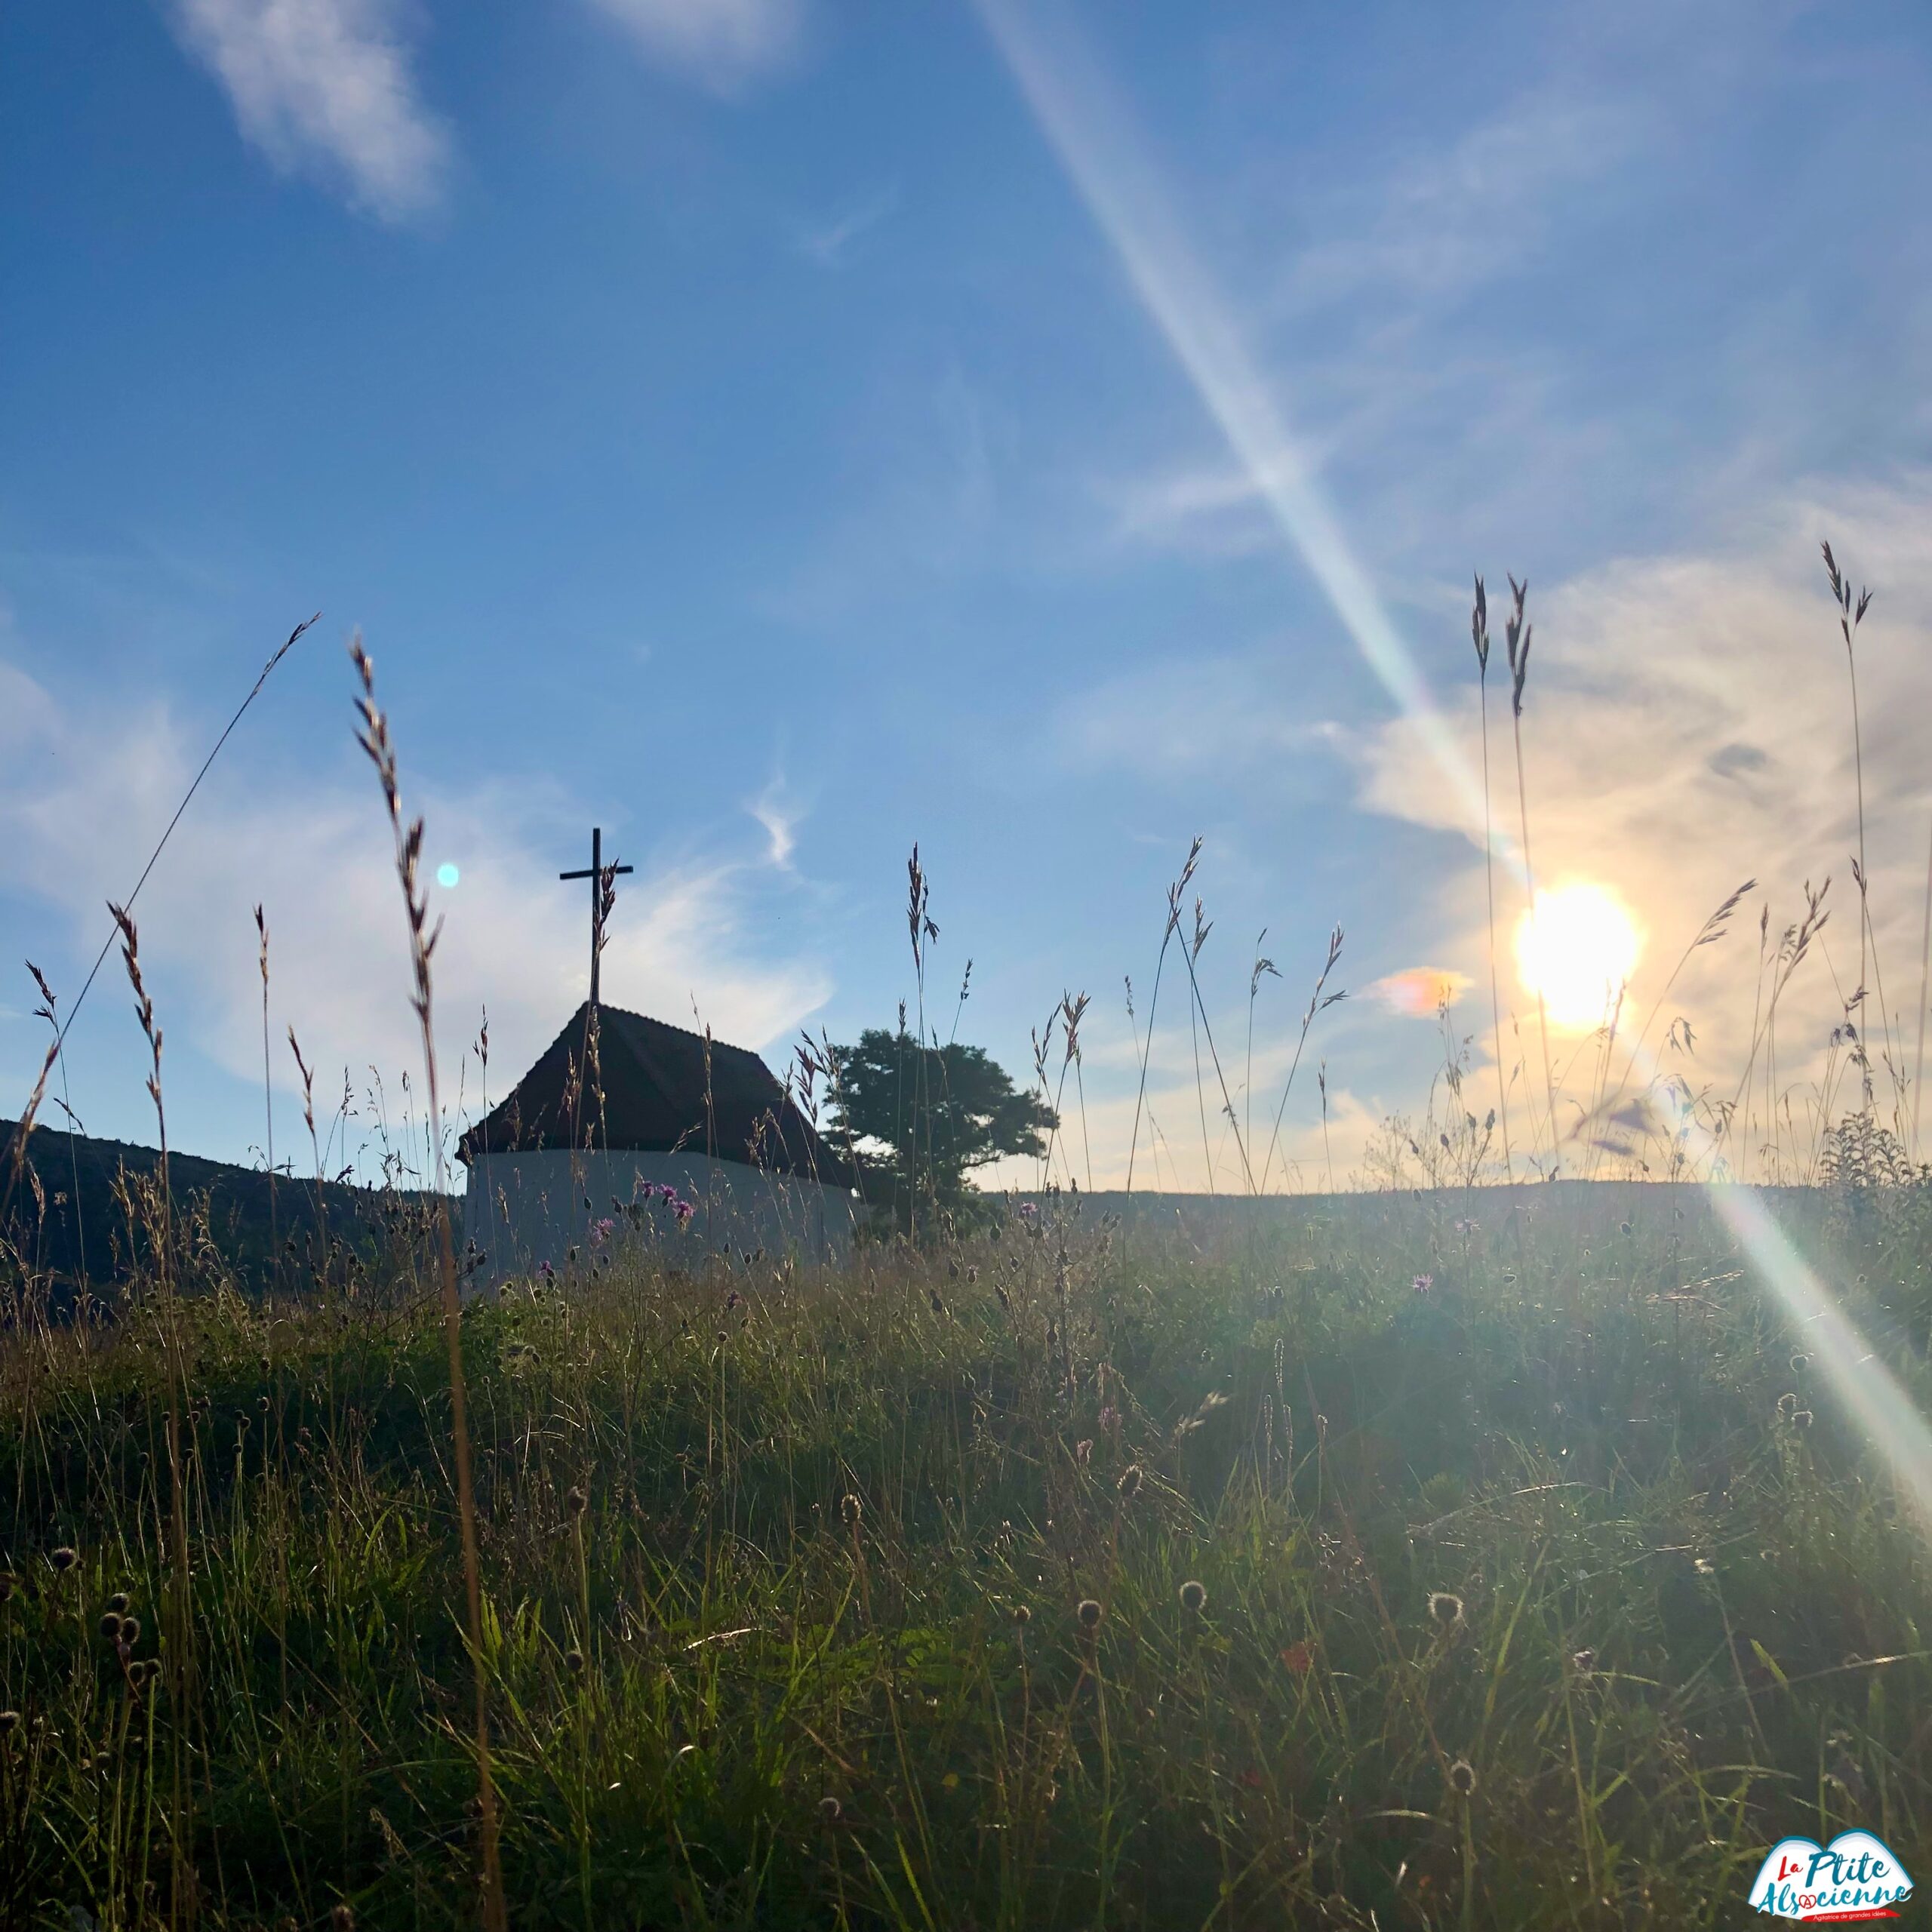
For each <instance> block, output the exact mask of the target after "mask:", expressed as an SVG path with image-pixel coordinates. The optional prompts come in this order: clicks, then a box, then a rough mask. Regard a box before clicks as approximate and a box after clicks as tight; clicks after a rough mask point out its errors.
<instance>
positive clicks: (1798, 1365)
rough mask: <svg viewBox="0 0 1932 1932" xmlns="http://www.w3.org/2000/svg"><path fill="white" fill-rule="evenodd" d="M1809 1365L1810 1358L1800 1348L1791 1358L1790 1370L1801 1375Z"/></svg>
mask: <svg viewBox="0 0 1932 1932" xmlns="http://www.w3.org/2000/svg"><path fill="white" fill-rule="evenodd" d="M1810 1366H1811V1358H1810V1356H1809V1355H1807V1354H1805V1353H1804V1351H1803V1350H1802V1349H1800V1350H1799V1351H1798V1353H1797V1354H1796V1355H1793V1356H1792V1358H1791V1372H1792V1374H1794V1375H1802V1374H1804V1371H1806V1370H1807V1368H1809V1367H1810Z"/></svg>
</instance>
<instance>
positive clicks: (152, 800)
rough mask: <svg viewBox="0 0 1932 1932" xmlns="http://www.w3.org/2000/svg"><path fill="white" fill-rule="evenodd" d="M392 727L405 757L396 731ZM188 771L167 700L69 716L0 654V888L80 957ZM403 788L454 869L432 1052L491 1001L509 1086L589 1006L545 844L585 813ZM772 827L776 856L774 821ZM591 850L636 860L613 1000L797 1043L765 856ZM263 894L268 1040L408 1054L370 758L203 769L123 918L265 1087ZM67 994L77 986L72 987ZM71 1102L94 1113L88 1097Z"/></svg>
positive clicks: (282, 1066)
mask: <svg viewBox="0 0 1932 1932" xmlns="http://www.w3.org/2000/svg"><path fill="white" fill-rule="evenodd" d="M398 731H399V734H400V735H401V737H402V740H403V746H404V752H405V759H406V758H407V755H408V739H409V726H408V721H407V720H406V719H399V720H398ZM198 762H199V751H198V747H197V746H194V745H192V744H191V743H189V740H188V739H187V737H186V735H185V734H184V733H183V730H182V728H181V727H180V723H179V721H177V718H175V717H174V715H173V714H172V712H171V710H170V709H169V708H168V706H167V705H166V704H165V703H162V702H160V701H158V700H154V701H149V702H147V703H131V704H128V705H127V706H115V705H114V704H112V703H110V704H109V706H106V709H105V710H104V711H100V710H97V708H96V707H95V706H94V705H92V704H90V705H89V706H88V708H87V709H86V712H85V714H84V715H83V714H82V713H80V712H74V711H72V710H70V709H68V708H67V707H66V706H65V705H64V704H63V703H60V702H59V701H57V700H56V698H55V697H54V696H53V695H52V694H50V692H49V691H48V690H47V689H46V688H45V687H44V686H43V685H41V684H40V683H38V681H35V679H34V678H32V677H31V676H30V675H28V673H26V672H25V671H23V670H22V669H19V668H18V667H17V665H14V664H10V663H8V662H6V661H5V660H0V891H8V892H10V893H17V894H23V895H25V896H26V897H30V898H32V899H33V900H38V902H39V903H42V905H44V906H46V907H47V908H48V910H49V912H50V915H51V917H52V918H54V920H56V921H58V922H59V923H60V924H63V925H64V926H66V928H68V929H69V931H70V932H71V935H72V940H71V943H72V950H73V954H74V956H75V957H76V958H91V957H92V955H93V953H94V949H95V947H96V946H98V945H99V943H100V940H101V938H102V937H103V925H104V924H105V918H106V915H105V913H104V911H103V902H104V901H106V900H107V899H109V897H121V896H122V895H124V894H125V893H126V891H127V890H128V884H129V881H131V879H132V878H134V877H135V876H136V875H137V874H138V873H139V872H140V867H141V864H142V862H143V858H144V857H145V853H144V851H143V849H142V847H143V843H144V841H146V840H147V839H148V838H150V837H151V836H152V831H153V829H154V828H155V827H156V826H158V825H162V824H165V823H166V822H167V819H168V814H169V813H170V812H171V811H172V810H173V808H174V802H175V801H176V800H177V798H179V796H180V793H181V792H182V790H183V789H185V787H186V782H187V780H188V778H189V777H191V776H192V773H193V771H194V768H195V765H196V764H198ZM46 773H54V774H59V775H58V776H57V777H54V779H52V780H51V781H50V780H48V779H47V778H45V777H43V776H42V774H46ZM28 774H32V777H29V775H28ZM407 781H408V771H407V768H405V782H407ZM409 789H410V792H411V801H410V802H411V804H412V805H414V806H415V807H417V808H420V809H421V810H422V811H423V812H424V814H425V815H426V820H427V825H428V838H427V841H426V851H425V856H426V860H427V863H428V867H429V872H430V873H431V875H432V876H433V875H434V873H435V869H436V868H437V867H438V866H441V864H442V863H445V861H451V862H454V863H455V864H456V865H457V867H458V869H459V870H460V878H461V883H460V884H459V885H457V887H455V888H453V889H451V890H449V891H443V890H441V889H436V890H435V891H432V898H433V900H435V905H434V906H433V908H432V910H433V912H434V913H435V915H438V916H441V917H443V918H445V919H446V921H447V926H446V930H445V934H444V937H443V939H442V941H441V944H440V945H439V946H438V949H437V952H436V968H437V974H436V981H437V983H436V1006H437V1013H438V1020H439V1023H440V1025H441V1028H442V1029H443V1032H444V1035H445V1037H444V1038H443V1040H442V1041H441V1048H442V1051H444V1053H445V1055H446V1056H447V1057H448V1059H449V1061H450V1063H451V1065H452V1066H454V1064H455V1063H456V1062H457V1060H458V1059H460V1056H461V1054H462V1052H463V1049H464V1048H465V1047H466V1045H467V1044H468V1043H469V1041H470V1040H471V1039H472V1038H473V1037H474V1035H475V1032H476V1027H477V1022H478V1017H479V1016H480V1014H481V1013H482V1011H483V1010H484V1009H485V1008H486V1007H487V1008H488V1011H489V1016H490V1031H491V1059H492V1062H493V1067H494V1071H493V1073H492V1077H491V1084H492V1086H493V1088H494V1089H495V1090H496V1091H498V1092H500V1091H501V1086H500V1081H501V1080H502V1078H503V1075H505V1074H507V1075H509V1078H515V1077H516V1075H518V1074H519V1073H520V1072H521V1070H522V1069H523V1068H524V1066H526V1065H527V1064H528V1062H529V1061H530V1060H531V1059H532V1058H533V1057H534V1055H535V1054H537V1052H538V1051H540V1050H541V1049H542V1048H543V1047H544V1046H545V1045H546V1044H548V1043H549V1041H550V1039H551V1038H552V1037H553V1036H554V1035H555V1032H556V1030H557V1029H558V1027H559V1026H561V1024H562V1023H563V1022H564V1020H565V1019H567V1018H568V1016H569V1014H571V1011H573V1010H574V1008H575V1007H576V1005H577V1003H578V1002H579V1001H581V1000H582V998H583V995H584V990H585V983H586V979H587V977H588V972H589V958H588V953H589V940H588V937H587V933H586V927H587V923H588V922H587V920H586V915H585V909H584V906H583V888H582V887H581V886H571V885H565V884H561V883H560V882H559V881H558V880H557V878H556V873H557V872H558V854H559V853H560V852H568V851H571V850H573V849H574V841H575V838H576V837H577V835H578V832H579V830H580V821H579V820H577V819H576V817H575V815H574V814H571V818H570V822H569V823H566V822H565V811H566V808H565V801H563V800H562V799H561V798H554V797H552V798H548V799H546V798H541V797H538V798H532V797H531V796H530V795H528V793H527V792H525V791H524V790H523V789H518V790H516V791H514V792H512V791H509V790H504V789H443V790H436V789H432V788H429V787H426V786H422V785H421V784H420V783H415V784H411V785H410V786H409ZM779 823H780V829H783V821H780V822H779ZM787 835H789V833H788V834H787ZM771 836H772V838H773V841H774V849H775V848H776V845H777V842H778V838H779V832H777V831H774V832H772V833H771ZM606 849H607V851H611V852H617V851H620V850H621V851H624V852H625V855H626V857H635V859H636V860H637V863H638V870H637V872H636V875H635V877H632V878H626V879H625V880H623V881H620V891H619V897H618V900H617V911H616V913H615V915H614V918H613V920H612V922H611V934H610V939H609V943H608V947H607V949H606V951H605V955H604V963H603V983H604V990H605V995H606V996H607V998H609V999H610V1000H611V1001H612V1002H613V1003H614V1004H621V1005H623V1006H626V1007H635V1008H641V1009H643V1010H645V1011H649V1012H652V1013H655V1014H659V1015H660V1016H661V1017H663V1018H665V1019H667V1020H671V1021H672V1022H674V1023H678V1024H684V1025H688V1024H690V1023H691V1013H692V1011H693V1008H694V1004H695V1006H696V1008H697V1011H699V1012H700V1014H702V1016H703V1019H704V1020H706V1021H707V1022H709V1023H710V1024H711V1025H712V1026H713V1027H714V1028H715V1030H716V1032H717V1033H718V1036H719V1037H720V1038H724V1039H728V1040H733V1041H737V1042H740V1043H741V1044H746V1045H748V1046H752V1047H754V1048H756V1047H758V1046H761V1045H762V1044H764V1043H766V1042H768V1041H774V1040H777V1039H780V1038H783V1037H784V1036H786V1035H788V1034H789V1032H791V1031H792V1029H794V1028H795V1026H798V1024H799V1023H801V1021H802V1020H804V1017H806V1016H807V1015H808V1014H810V1013H811V1011H813V1010H814V1008H817V1006H818V1005H820V1004H821V1003H822V1002H823V1001H824V1000H825V999H826V997H827V996H828V995H829V991H830V983H829V978H828V977H827V975H826V972H825V971H824V969H823V968H822V967H821V966H820V964H818V963H817V962H816V961H814V960H812V959H810V958H804V957H782V956H776V955H771V954H770V953H768V952H765V951H764V949H761V947H760V946H758V944H757V943H756V942H755V940H753V939H752V937H751V933H752V924H753V922H752V918H751V908H752V900H753V895H754V894H755V892H756V891H757V889H758V872H760V870H761V866H760V865H759V863H758V859H757V858H755V857H753V856H752V854H749V853H747V852H746V851H743V850H735V851H734V850H731V849H724V850H721V851H695V852H692V851H687V852H683V853H675V852H673V853H670V854H663V853H660V854H659V855H658V856H657V857H656V858H655V859H653V857H651V854H649V853H648V852H645V851H636V852H632V851H630V850H629V849H628V848H626V844H625V841H624V840H623V834H622V832H621V829H620V830H619V831H618V832H617V834H616V835H615V836H614V838H611V840H610V841H609V842H608V844H607V847H606ZM257 899H260V900H262V901H263V903H265V905H266V911H267V917H268V921H269V926H270V928H271V929H272V957H271V965H272V997H273V1001H274V1011H275V1031H276V1033H277V1035H278V1036H279V1035H280V1032H281V1027H282V1026H283V1024H284V1023H286V1022H292V1023H294V1026H295V1027H296V1029H297V1032H299V1033H300V1036H301V1038H302V1041H303V1050H304V1051H305V1052H306V1053H307V1054H309V1058H310V1060H311V1062H312V1063H316V1064H319V1065H321V1066H325V1067H334V1068H337V1069H340V1067H343V1066H349V1067H351V1068H352V1069H356V1070H357V1071H358V1077H359V1074H360V1070H361V1069H364V1068H365V1067H367V1066H369V1065H371V1063H373V1064H374V1065H376V1066H380V1067H382V1068H384V1069H398V1068H404V1067H408V1066H411V1065H412V1064H414V1060H415V1057H416V1054H417V1045H416V1043H415V1041H414V1017H413V1016H412V1014H411V1013H410V1011H409V1008H408V997H407V992H406V989H405V986H404V983H403V980H402V979H401V977H400V974H401V969H402V954H401V930H402V929H401V916H402V915H401V906H400V904H399V903H398V894H397V888H396V884H395V876H394V872H393V869H392V859H391V857H390V854H389V833H388V828H387V826H386V823H384V821H383V815H382V811H381V804H380V799H379V798H378V797H377V794H376V792H375V790H374V786H373V783H372V782H371V781H370V780H368V775H367V774H366V773H365V771H362V770H361V769H358V768H357V767H356V765H355V764H352V763H349V761H345V763H344V764H343V766H340V767H337V768H335V769H334V770H333V771H325V772H323V773H320V774H312V775H309V776H307V777H304V778H303V779H302V780H300V782H299V783H288V784H278V785H273V786H266V787H264V786H263V783H261V781H260V780H259V779H256V780H248V779H246V778H245V777H243V776H242V774H241V772H240V770H239V768H235V767H231V768H228V769H227V770H226V771H224V769H223V768H221V767H217V768H216V770H215V771H214V774H212V775H211V777H210V779H209V780H208V784H207V785H206V786H205V787H204V788H203V789H202V793H201V795H200V796H199V797H198V798H197V799H196V800H195V805H194V808H193V811H192V813H191V814H190V816H189V817H188V818H187V819H186V820H183V824H182V826H181V829H180V832H178V833H177V835H176V837H175V838H174V842H173V843H172V844H171V845H170V847H169V848H168V854H167V856H166V857H165V860H163V862H162V865H161V866H159V867H158V869H157V870H156V871H155V875H154V876H153V878H152V880H151V881H149V884H148V886H147V888H146V890H145V891H143V894H142V896H141V898H140V903H139V904H138V906H137V909H136V912H137V918H138V920H139V922H140V931H141V942H142V952H143V958H144V960H145V961H146V964H147V966H148V968H149V979H150V983H151V984H152V986H153V987H154V989H155V999H156V1002H157V1004H158V1005H159V1006H160V1007H161V1008H162V1010H163V1014H164V1019H165V1022H166V1023H167V1024H168V1029H169V1033H170V1036H171V1038H176V1037H179V1038H186V1039H191V1040H192V1041H193V1043H194V1044H195V1046H196V1047H197V1048H198V1049H199V1050H200V1051H202V1052H205V1054H208V1056H209V1057H211V1059H213V1060H214V1061H215V1062H217V1063H218V1064H220V1065H221V1066H224V1067H226V1068H228V1069H230V1070H231V1071H232V1072H238V1073H239V1072H252V1075H253V1077H254V1078H257V1079H259V1078H260V1066H261V1063H260V1054H261V1034H260V1025H261V1020H260V1004H259V1002H260V983H259V981H258V980H257V979H256V978H255V977H254V975H255V966H254V937H253V931H254V929H253V924H252V917H251V909H252V907H253V906H254V903H255V901H256V900H257ZM42 963H43V964H47V965H48V966H49V968H50V969H51V970H54V962H53V961H50V960H47V959H45V958H43V960H42ZM76 990H78V988H77V986H75V985H72V984H69V985H66V986H60V991H61V992H63V994H66V995H70V996H71V995H72V993H73V992H75V991H76ZM115 1003H118V995H115V992H114V989H113V988H112V986H108V985H105V984H103V985H102V986H97V987H96V989H95V990H94V1001H91V1002H90V1005H89V1008H88V1013H87V1015H86V1016H85V1017H84V1019H83V1022H82V1023H83V1025H85V1026H89V1027H92V1026H97V1025H102V1024H105V1023H106V1008H107V1007H108V1006H109V1005H110V1004H115ZM96 1004H100V1006H101V1008H102V1011H99V1012H97V1011H95V1010H94V1009H95V1006H96ZM177 1029H178V1035H177ZM9 1045H10V1051H11V1049H12V1043H11V1042H10V1043H9ZM275 1064H276V1068H277V1078H278V1082H280V1081H286V1080H288V1079H289V1078H291V1076H292V1074H293V1067H292V1066H291V1064H290V1063H289V1061H288V1055H287V1053H286V1051H285V1049H282V1050H278V1052H277V1054H276V1056H275ZM472 1081H473V1073H472ZM451 1087H452V1088H454V1081H451ZM473 1091H474V1088H473V1084H472V1093H473ZM75 1100H76V1103H77V1104H78V1105H79V1106H81V1107H82V1111H83V1112H86V1110H87V1108H86V1101H85V1097H84V1096H82V1095H81V1094H76V1096H75Z"/></svg>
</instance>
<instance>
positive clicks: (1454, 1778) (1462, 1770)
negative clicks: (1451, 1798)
mask: <svg viewBox="0 0 1932 1932" xmlns="http://www.w3.org/2000/svg"><path fill="white" fill-rule="evenodd" d="M1449 1783H1450V1786H1451V1789H1453V1790H1454V1792H1455V1794H1456V1795H1457V1797H1458V1798H1467V1797H1468V1796H1469V1794H1470V1793H1471V1792H1473V1791H1474V1790H1475V1788H1476V1774H1475V1766H1474V1765H1473V1764H1471V1763H1470V1762H1469V1759H1468V1758H1457V1760H1456V1761H1455V1762H1454V1764H1451V1766H1450V1767H1449Z"/></svg>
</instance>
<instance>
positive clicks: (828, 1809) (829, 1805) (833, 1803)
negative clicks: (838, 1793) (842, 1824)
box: [818, 1795, 845, 1825]
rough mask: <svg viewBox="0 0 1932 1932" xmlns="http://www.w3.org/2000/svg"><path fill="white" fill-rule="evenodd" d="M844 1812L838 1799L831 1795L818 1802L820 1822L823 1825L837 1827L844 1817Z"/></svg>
mask: <svg viewBox="0 0 1932 1932" xmlns="http://www.w3.org/2000/svg"><path fill="white" fill-rule="evenodd" d="M844 1810H845V1807H844V1805H842V1804H840V1803H839V1801H838V1799H837V1798H833V1797H832V1796H830V1795H827V1796H826V1797H823V1798H820V1800H819V1801H818V1815H819V1822H820V1823H821V1824H826V1825H835V1824H837V1823H838V1820H839V1819H840V1817H841V1816H842V1815H843V1814H844Z"/></svg>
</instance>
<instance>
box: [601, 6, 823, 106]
mask: <svg viewBox="0 0 1932 1932" xmlns="http://www.w3.org/2000/svg"><path fill="white" fill-rule="evenodd" d="M593 4H594V5H596V6H597V7H598V8H600V9H601V11H603V12H605V14H608V15H609V16H610V17H611V19H612V20H614V21H616V22H617V24H618V25H619V26H621V27H623V28H624V29H626V31H627V32H629V34H630V35H631V36H632V38H634V39H635V41H636V42H637V43H638V46H639V47H640V48H641V49H642V50H643V51H644V53H645V56H646V57H648V59H650V60H653V61H654V62H656V63H658V64H659V65H660V66H664V67H667V68H669V69H672V70H673V71H675V72H679V73H682V74H685V75H688V76H689V77H690V78H692V79H694V80H696V81H697V82H700V84H702V85H704V86H706V87H708V88H712V90H713V91H715V92H718V93H720V94H728V93H730V92H731V91H734V89H736V88H739V87H740V86H742V85H743V84H744V83H745V82H748V81H750V80H754V79H755V78H758V76H759V75H762V74H764V73H767V72H770V71H771V69H773V68H774V67H777V66H780V65H781V64H782V63H783V62H784V60H786V58H787V57H788V56H789V54H791V53H792V50H793V49H794V48H795V46H796V45H797V43H798V32H799V28H800V26H801V21H802V17H803V10H802V7H801V0H593Z"/></svg>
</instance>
